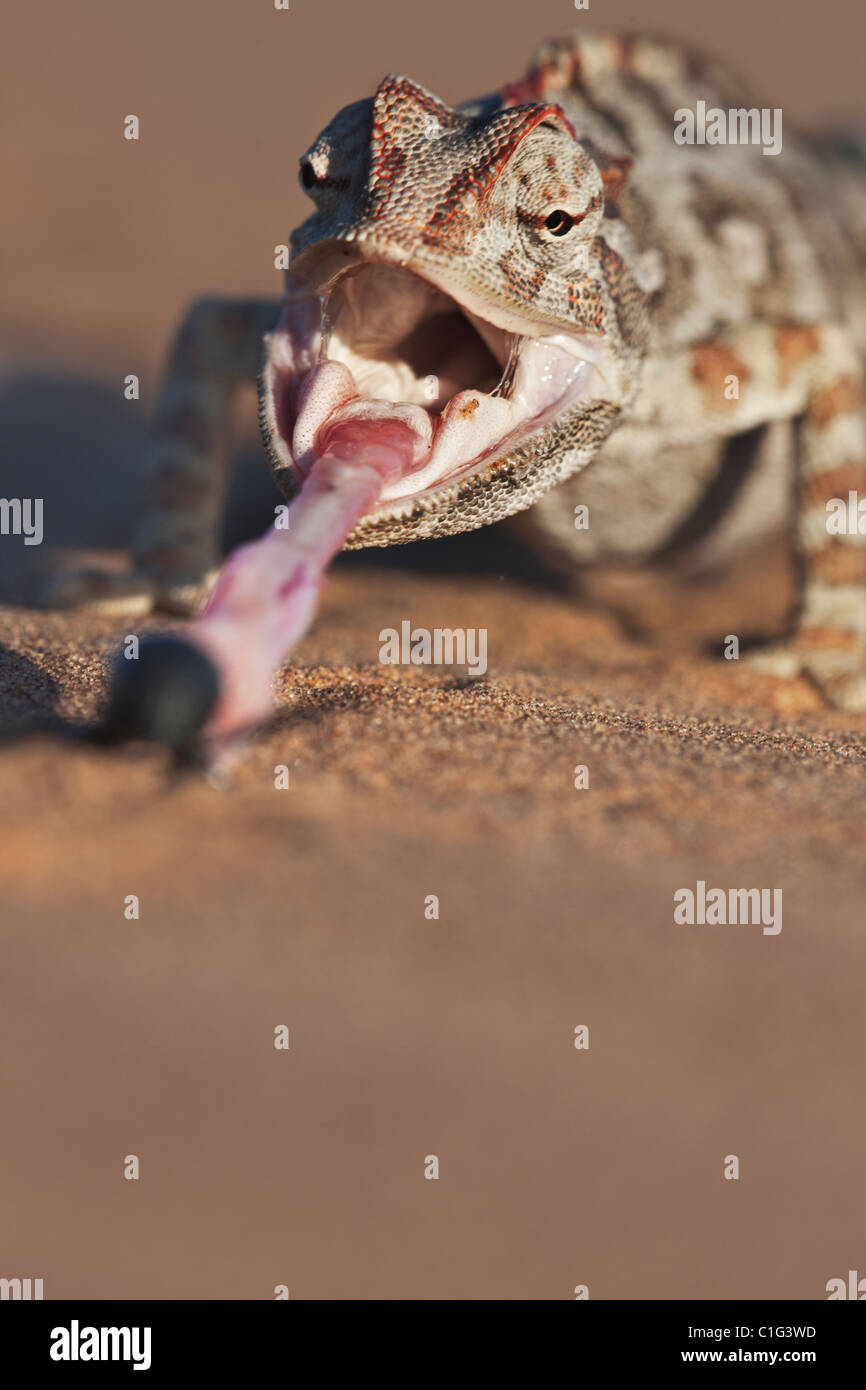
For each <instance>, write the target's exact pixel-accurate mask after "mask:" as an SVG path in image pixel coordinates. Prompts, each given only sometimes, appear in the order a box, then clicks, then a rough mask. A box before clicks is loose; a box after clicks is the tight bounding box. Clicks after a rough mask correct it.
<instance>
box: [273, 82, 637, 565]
mask: <svg viewBox="0 0 866 1390" xmlns="http://www.w3.org/2000/svg"><path fill="white" fill-rule="evenodd" d="M590 148H591V147H589V146H588V145H587V144H586V143H581V142H580V141H578V139H577V138H576V137H575V133H574V131H573V130H572V128H571V126H570V124H569V123H568V121H567V120H566V118H565V116H564V114H563V112H562V110H561V109H560V108H559V107H558V106H552V105H545V104H542V103H529V104H524V105H517V106H513V107H510V108H509V107H507V106H503V105H501V103H500V102H499V100H498V99H497V100H496V101H488V102H482V103H479V104H477V105H475V106H472V107H466V108H460V109H453V108H451V107H449V106H446V105H444V104H443V103H442V102H441V101H439V100H438V99H437V98H436V97H434V96H433V95H431V94H430V93H429V92H427V91H425V90H424V88H422V87H419V86H417V85H416V84H415V83H413V82H410V81H409V80H408V79H406V78H404V77H395V76H392V77H388V78H386V79H385V81H384V82H383V83H382V84H381V85H380V87H379V88H378V90H377V92H376V94H375V96H374V97H373V98H372V100H367V101H360V102H356V103H354V104H353V105H351V106H348V107H346V108H345V109H344V110H343V111H341V112H340V113H339V114H338V115H337V116H336V117H335V119H334V120H333V121H332V122H331V123H330V125H328V126H327V127H326V128H325V130H324V131H323V132H322V134H321V135H320V136H319V137H318V139H317V140H316V141H315V142H314V144H313V145H312V146H311V147H310V149H309V150H308V151H307V153H306V154H305V155H304V156H303V157H302V159H301V166H300V179H301V184H302V186H303V187H304V188H305V190H306V191H307V192H308V193H309V194H310V196H311V197H312V199H313V201H314V203H315V212H314V213H313V215H312V216H311V217H310V218H308V220H307V221H306V222H304V223H303V224H302V225H301V226H300V227H299V228H298V229H297V230H296V232H295V233H294V234H293V237H292V259H291V265H290V269H289V271H288V272H287V286H286V298H285V302H284V306H283V313H282V317H281V320H280V322H279V324H278V325H277V327H276V329H275V330H274V332H273V333H272V334H270V335H269V337H268V340H267V343H266V353H265V360H264V365H263V368H262V373H261V377H260V419H261V423H262V429H263V434H264V438H265V443H266V446H267V448H268V452H269V454H270V457H271V461H272V463H273V466H274V469H275V473H276V476H277V481H278V482H279V483H280V485H281V487H282V488H283V490H284V491H285V492H286V493H287V495H289V496H291V495H292V494H293V493H294V491H295V490H296V489H297V487H298V485H299V483H300V482H301V481H302V480H303V477H304V476H305V472H306V471H307V469H308V468H309V466H310V463H311V462H312V459H313V458H314V457H315V454H316V448H317V439H319V438H321V434H322V431H323V430H324V429H325V427H326V426H330V425H332V424H333V423H335V422H336V421H337V420H339V419H343V418H346V417H350V416H353V415H354V416H361V417H364V418H368V419H375V418H376V417H377V415H381V416H382V417H383V418H385V417H386V416H387V417H388V418H392V417H393V416H394V415H395V413H396V414H399V416H400V417H401V418H403V419H404V420H405V421H406V422H407V423H408V424H410V425H411V427H412V428H413V430H414V431H415V433H416V437H417V449H416V455H417V458H416V465H415V467H414V468H413V470H412V472H411V473H410V474H409V475H408V476H406V477H404V478H401V479H400V480H398V481H395V482H394V483H393V484H392V485H391V486H390V487H388V488H386V489H385V491H384V492H383V493H382V495H381V497H380V499H379V501H378V503H377V506H376V507H375V509H374V510H373V511H372V512H370V513H369V514H368V515H367V516H366V517H364V519H363V520H362V521H361V523H360V524H359V525H358V526H357V527H356V529H355V531H354V532H353V533H352V535H351V536H350V537H349V540H348V542H347V544H348V545H349V546H350V547H356V546H363V545H371V544H372V545H377V544H378V545H387V544H391V543H393V542H396V541H403V540H411V539H414V538H416V537H424V536H435V535H447V534H450V533H453V532H456V531H462V530H471V529H473V528H474V527H476V526H480V525H482V524H484V523H486V522H489V521H495V520H498V519H499V518H501V517H504V516H508V515H510V514H512V513H514V512H517V511H520V510H522V509H523V508H524V507H527V506H529V505H530V504H531V503H532V502H534V501H535V500H536V498H537V497H539V496H540V495H541V493H543V492H544V491H546V490H547V488H549V487H550V486H551V485H552V484H553V483H555V482H557V481H559V480H561V479H562V478H564V477H567V476H568V475H569V474H570V473H572V472H574V471H575V470H576V469H578V468H580V467H582V466H583V465H584V464H586V463H588V462H589V460H590V459H591V457H592V456H593V454H594V453H595V451H596V450H597V448H598V447H599V445H600V443H601V442H602V440H603V439H604V438H605V437H606V435H607V434H608V433H609V432H610V430H611V429H612V428H613V427H614V425H615V424H616V421H617V419H618V418H619V415H620V413H621V411H622V409H623V408H624V406H625V405H627V404H628V402H629V400H630V398H631V396H632V395H633V393H634V390H635V388H636V383H637V377H638V372H639V367H640V362H641V359H642V355H643V350H644V338H645V332H646V295H645V293H644V292H643V291H642V290H641V288H640V285H639V284H638V282H637V280H636V279H635V278H634V277H633V276H632V274H631V272H630V270H629V263H628V258H627V255H625V254H624V239H625V244H626V250H627V249H628V246H629V245H630V243H629V242H628V236H629V234H628V232H627V229H626V228H625V225H624V223H623V221H622V219H621V218H620V217H619V215H618V209H617V208H616V207H615V206H614V196H615V193H616V191H617V190H616V188H615V187H614V182H613V181H612V180H611V179H610V177H609V176H608V173H607V171H606V169H605V167H604V164H603V162H600V161H599V159H598V157H597V156H595V155H594V152H593V153H590ZM621 181H622V180H621V178H620V182H621ZM614 221H616V223H617V226H616V228H614V233H615V234H613V233H609V231H608V229H610V227H611V224H612V223H613V222H614Z"/></svg>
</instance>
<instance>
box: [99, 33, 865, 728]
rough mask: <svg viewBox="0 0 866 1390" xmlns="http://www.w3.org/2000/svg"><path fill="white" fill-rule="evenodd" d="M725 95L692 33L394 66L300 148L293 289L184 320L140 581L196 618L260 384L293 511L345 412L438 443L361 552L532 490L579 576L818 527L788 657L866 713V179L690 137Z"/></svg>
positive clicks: (365, 524) (829, 692)
mask: <svg viewBox="0 0 866 1390" xmlns="http://www.w3.org/2000/svg"><path fill="white" fill-rule="evenodd" d="M699 100H703V101H705V102H706V103H707V104H708V105H712V106H715V107H721V108H723V109H730V108H740V107H748V106H751V105H752V103H751V102H750V101H749V100H748V99H747V98H746V96H745V94H744V93H743V91H742V90H741V89H740V87H739V85H738V84H737V82H736V81H734V80H733V79H731V78H730V77H729V76H728V75H727V74H725V73H723V72H722V70H721V69H720V68H718V66H717V65H716V64H714V63H711V62H703V61H698V60H696V59H695V58H693V57H692V56H691V55H690V54H688V53H686V52H684V51H683V50H682V49H681V48H679V47H678V46H676V45H672V44H668V43H662V42H658V41H651V40H644V39H628V40H626V39H621V38H600V37H582V38H577V39H569V40H564V41H557V42H553V43H550V44H548V45H546V46H545V47H543V48H542V49H541V50H540V52H539V53H538V54H537V56H536V58H535V61H534V63H533V65H532V67H531V69H530V72H529V74H528V76H527V77H525V78H524V79H522V80H520V81H517V82H514V83H511V84H509V85H507V86H505V87H504V88H503V89H502V90H501V91H499V92H497V93H496V94H494V95H493V96H490V97H488V98H485V99H483V100H478V101H473V102H470V103H468V104H466V105H464V106H459V107H456V108H452V107H450V106H447V105H445V104H444V103H443V102H441V101H440V100H438V99H437V98H436V97H435V96H433V95H431V93H430V92H428V91H426V90H425V89H424V88H423V87H421V86H418V85H416V84H415V83H414V82H412V81H410V80H408V79H407V78H405V77H400V76H389V77H386V78H385V79H384V81H383V82H382V83H381V84H380V86H379V87H378V89H377V91H376V92H375V94H374V95H373V96H372V97H369V98H366V99H364V100H361V101H356V102H354V103H353V104H351V105H349V106H346V107H345V108H344V109H343V110H341V111H340V112H339V113H338V114H337V116H335V118H334V119H333V120H332V121H331V123H330V124H329V125H328V126H327V127H326V128H325V129H324V130H323V131H322V133H321V134H320V135H319V136H318V138H317V139H316V140H315V141H314V142H313V144H312V145H311V146H310V148H309V149H308V150H307V152H306V153H305V154H304V155H303V156H302V157H301V161H300V179H301V184H302V186H303V188H304V189H305V190H306V192H307V193H308V194H309V195H310V197H311V199H312V200H313V203H314V205H315V210H314V212H313V213H312V215H311V216H310V217H309V218H308V219H307V221H305V222H304V223H303V224H302V225H301V226H300V227H299V228H298V229H297V230H296V231H295V232H294V234H293V236H292V239H291V249H292V253H291V263H290V266H289V269H288V271H287V272H286V284H285V296H284V299H283V301H282V303H281V304H279V305H278V304H276V303H270V302H268V303H264V302H231V303H228V302H226V303H222V302H215V301H212V300H210V301H203V302H201V303H198V304H196V305H194V306H193V308H192V309H191V311H190V312H189V314H188V316H187V317H186V319H185V321H184V323H183V325H182V327H181V330H180V333H179V336H178V340H177V343H176V347H175V350H174V356H173V360H172V363H171V366H170V370H169V373H168V377H167V381H166V385H165V388H164V393H163V396H162V398H161V402H160V405H159V409H158V418H157V432H156V437H155V440H154V443H153V446H152V448H153V458H152V468H151V484H150V491H149V494H148V501H147V504H146V506H144V507H143V512H142V518H141V523H140V526H139V531H138V535H137V538H136V541H135V547H134V548H135V556H136V578H135V582H133V580H132V579H128V581H127V582H128V584H129V588H130V591H131V590H132V589H133V588H134V587H135V584H136V583H137V584H138V586H139V591H140V592H141V594H142V595H143V596H144V601H146V602H148V603H149V602H156V603H157V604H158V605H162V606H164V607H168V608H170V609H173V610H174V611H180V610H181V609H182V607H183V605H184V603H185V602H186V601H187V600H188V598H189V595H190V593H194V592H195V586H197V585H198V586H200V584H201V581H202V579H203V577H204V576H205V574H206V573H207V572H208V571H209V570H210V569H211V568H212V567H213V565H214V564H215V562H216V553H217V551H216V547H217V536H218V533H219V527H220V522H221V514H222V509H223V506H224V499H225V495H226V482H227V470H228V462H229V449H228V440H229V430H228V423H229V404H230V398H231V395H232V391H233V388H234V387H235V386H236V385H238V384H240V383H241V382H244V381H249V380H253V379H255V377H256V375H258V381H259V413H260V421H261V425H262V430H263V436H264V440H265V445H266V448H267V452H268V455H269V457H270V460H271V463H272V466H273V470H274V475H275V478H276V481H277V483H278V485H279V486H280V488H281V489H282V491H283V492H284V494H285V495H286V496H287V497H292V496H293V494H294V493H295V492H296V491H297V489H298V486H299V484H300V482H301V481H302V480H303V478H304V475H305V472H306V470H307V469H308V467H309V463H310V460H311V458H312V457H313V455H314V451H315V441H316V439H317V437H319V435H320V432H321V431H322V429H323V428H325V427H326V426H330V425H331V424H333V422H334V421H335V420H341V419H342V420H345V419H355V418H357V419H364V420H369V421H375V420H376V418H377V415H378V414H381V415H382V416H383V418H386V417H387V418H389V419H392V418H394V417H395V415H396V416H398V417H399V418H400V419H402V420H403V421H404V422H405V423H406V424H407V426H408V427H409V428H410V429H411V431H413V433H414V436H415V448H416V454H415V462H414V464H413V469H412V471H411V473H409V474H408V475H407V476H404V477H402V478H400V479H398V480H396V481H394V482H392V483H390V484H388V485H387V486H386V487H385V489H384V491H383V492H382V494H381V496H380V497H379V500H378V502H377V503H376V505H375V506H374V507H373V509H372V510H371V511H370V512H369V513H368V514H367V515H365V516H364V517H363V518H362V519H361V520H360V522H359V523H358V524H357V525H356V526H355V528H354V530H353V531H352V533H351V535H350V536H349V538H348V540H347V545H348V546H349V547H352V548H355V547H362V546H385V545H392V544H396V543H401V542H405V541H411V540H415V539H419V538H424V537H437V536H446V535H449V534H452V533H455V532H460V531H468V530H472V529H474V528H476V527H479V526H482V525H485V524H487V523H489V522H494V521H498V520H500V519H502V518H505V517H509V516H512V515H513V514H516V513H518V512H523V511H524V510H525V509H527V508H530V507H531V508H532V510H531V512H530V513H529V514H528V517H527V519H526V524H525V527H524V531H525V534H526V535H528V536H531V537H532V538H533V539H534V541H535V542H536V543H537V544H538V545H540V546H542V547H544V549H545V551H546V553H547V554H548V555H549V556H555V557H556V558H557V561H558V563H573V564H583V563H586V562H589V561H593V560H597V559H599V558H601V557H618V558H628V559H630V560H635V559H640V558H643V557H652V556H655V555H658V554H660V553H661V554H665V553H669V552H671V551H672V550H678V549H681V548H685V547H687V546H689V545H694V546H695V548H696V551H697V552H699V553H701V554H703V555H705V556H710V557H712V558H714V559H715V558H719V557H720V556H722V555H723V554H724V553H726V552H730V551H732V550H733V549H734V548H735V547H737V546H740V545H743V544H744V543H746V542H749V541H751V540H755V539H757V538H758V537H759V536H760V535H761V534H762V533H765V532H766V531H768V530H771V529H773V528H774V527H777V526H778V525H779V524H780V523H781V522H783V521H784V520H786V519H789V520H790V526H791V530H792V534H793V538H794V545H795V550H796V555H797V560H798V573H799V600H798V603H797V609H796V613H795V614H794V615H793V619H792V626H791V634H790V637H789V638H788V639H787V640H786V641H785V642H784V643H779V644H778V645H777V646H775V647H774V648H769V649H767V650H766V651H765V652H763V653H761V658H762V660H763V662H764V663H765V668H766V669H767V670H769V671H771V672H775V673H777V674H779V675H782V676H792V675H795V674H805V675H807V676H808V677H810V678H811V679H812V680H813V681H814V682H815V683H817V684H818V685H819V686H820V688H821V690H822V691H823V692H824V694H825V696H826V697H827V699H828V700H829V701H830V702H831V703H833V704H836V705H839V706H841V707H843V708H848V709H863V708H866V535H859V534H841V535H831V534H829V533H828V528H827V508H826V503H827V502H828V500H830V499H832V498H841V499H847V498H848V496H849V493H850V492H851V491H854V492H856V493H857V494H858V496H859V497H866V410H864V393H863V374H864V358H866V293H864V291H866V285H864V275H866V172H864V166H863V165H862V164H859V163H858V160H857V159H856V158H855V157H853V155H852V154H851V152H847V153H846V152H845V151H844V150H842V149H841V148H839V149H837V148H833V147H831V146H830V144H829V143H827V144H826V145H823V144H821V143H820V142H818V141H814V142H808V141H806V140H798V139H796V138H794V137H793V136H792V135H790V134H789V133H788V132H787V131H786V133H785V140H784V148H783V150H782V152H781V153H780V154H778V155H774V156H767V155H764V154H763V151H762V148H761V146H760V145H759V144H738V145H716V146H710V145H705V146H699V145H681V144H677V143H675V141H674V138H673V131H674V125H675V120H674V113H675V111H676V110H677V109H680V108H694V107H695V104H696V102H697V101H699ZM314 369H315V370H314ZM732 382H733V383H734V385H733V387H732ZM383 402H386V403H388V404H387V405H384V404H383ZM590 464H591V465H592V467H591V468H589V467H588V465H590ZM554 485H557V486H554ZM578 503H584V504H586V505H587V506H588V508H589V516H590V525H589V527H588V529H585V530H576V529H575V527H574V509H575V506H576V504H578ZM864 530H866V524H864ZM108 582H109V581H107V580H105V581H103V583H108Z"/></svg>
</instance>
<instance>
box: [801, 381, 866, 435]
mask: <svg viewBox="0 0 866 1390" xmlns="http://www.w3.org/2000/svg"><path fill="white" fill-rule="evenodd" d="M862 405H863V386H862V383H861V382H860V381H859V379H858V378H857V377H855V376H841V377H839V379H838V381H834V382H833V385H832V386H827V387H825V388H824V390H823V391H816V392H815V395H814V396H813V397H812V399H811V401H810V402H809V419H810V420H812V421H813V422H814V424H816V425H829V423H830V421H831V420H835V419H836V417H837V416H838V415H849V414H851V412H852V411H855V410H859V409H860V408H861V407H862Z"/></svg>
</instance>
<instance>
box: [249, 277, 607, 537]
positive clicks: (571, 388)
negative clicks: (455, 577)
mask: <svg viewBox="0 0 866 1390" xmlns="http://www.w3.org/2000/svg"><path fill="white" fill-rule="evenodd" d="M320 291H321V292H320ZM526 328H527V332H526V333H525V334H517V333H515V332H513V331H509V330H507V329H505V328H503V327H498V326H497V325H496V324H494V323H493V322H492V321H491V320H489V319H485V318H482V317H480V316H479V315H478V314H477V313H474V312H471V311H470V310H469V309H468V308H466V307H464V306H463V305H461V304H460V302H459V301H458V300H456V299H453V298H451V297H450V296H449V295H447V294H445V293H444V292H443V291H442V290H440V289H438V288H437V287H436V286H434V285H432V284H431V283H429V282H428V281H426V280H424V279H423V278H421V277H420V276H418V275H416V274H414V273H413V272H411V271H408V270H406V269H404V268H402V267H399V266H394V265H392V264H390V263H388V262H383V261H375V260H372V261H362V262H361V263H355V264H353V265H351V266H350V267H349V268H348V269H344V270H342V271H340V272H339V273H338V274H337V275H335V276H333V277H332V278H331V279H330V280H329V281H328V282H327V283H326V284H325V285H324V286H319V287H318V288H317V290H316V291H315V292H313V291H311V290H310V289H308V288H307V289H305V290H304V291H303V292H300V291H299V292H297V293H296V294H294V295H293V296H290V297H289V299H288V300H287V301H286V304H285V306H284V312H283V315H282V318H281V321H280V323H279V324H278V326H277V328H276V329H275V331H274V332H273V333H272V334H271V335H269V338H268V342H267V354H266V360H265V365H264V368H263V372H262V376H261V382H260V393H261V413H262V421H263V425H264V427H265V437H266V440H267V441H268V447H269V452H270V454H271V457H272V461H273V462H274V464H275V466H276V467H277V468H278V469H279V470H280V471H281V472H283V473H284V474H285V473H287V472H288V471H289V470H291V472H292V474H293V475H294V476H295V478H296V479H297V480H298V481H299V482H300V481H303V479H304V477H305V476H306V475H307V472H308V471H309V466H310V464H311V462H312V460H313V459H314V458H315V457H316V456H317V454H318V453H319V452H320V449H321V443H322V437H323V435H324V433H325V432H326V431H327V430H329V429H330V428H332V427H333V426H334V425H335V424H337V423H339V422H340V421H345V420H349V419H355V420H363V421H368V422H370V423H373V422H375V420H376V419H377V418H382V419H385V420H391V419H393V418H395V415H398V416H399V418H401V419H402V420H403V421H404V422H405V423H406V424H407V425H408V426H409V428H410V429H411V430H412V431H413V432H414V435H415V439H416V456H415V460H414V463H413V467H412V470H411V472H410V473H409V474H407V475H406V476H404V477H401V478H399V479H396V480H394V481H392V482H390V483H389V484H388V485H387V486H386V488H385V489H384V490H383V492H382V494H381V496H380V497H379V499H378V501H377V503H376V506H375V508H373V509H372V512H371V513H370V514H371V515H375V516H377V517H378V516H387V515H388V514H389V513H392V512H396V511H398V510H400V509H402V508H403V507H405V505H406V504H407V503H408V502H411V501H413V500H415V499H418V498H420V497H421V496H423V495H424V494H425V493H429V492H432V491H433V490H434V489H435V488H437V487H439V486H441V485H442V484H443V483H445V482H446V481H449V482H450V481H453V480H462V479H464V478H469V477H471V476H472V474H473V473H475V472H476V471H478V470H480V469H482V468H483V467H484V466H485V465H487V464H488V463H489V462H491V461H492V460H494V459H497V460H498V459H501V458H503V457H505V456H507V455H508V454H509V453H511V452H513V451H514V450H515V449H516V448H517V447H518V445H520V444H522V443H523V442H524V441H525V440H526V439H528V438H529V437H531V436H532V435H533V434H535V433H538V432H539V431H541V430H543V429H544V428H546V427H547V426H548V425H550V423H551V422H552V421H553V420H555V419H556V418H557V417H559V416H560V415H563V414H564V413H566V412H567V411H568V410H570V409H571V408H573V407H574V406H576V405H577V403H578V402H579V401H581V400H583V399H585V398H586V397H587V396H591V395H595V394H598V393H599V391H600V389H601V387H602V385H603V364H604V344H603V342H599V341H598V340H596V341H594V342H591V341H589V340H588V339H586V338H582V337H579V336H577V335H574V334H570V333H566V332H564V331H563V332H559V333H557V332H555V331H551V328H550V327H548V328H547V330H546V332H539V331H538V329H537V328H534V326H533V325H529V324H527V325H526ZM482 387H483V388H484V389H481V388H482Z"/></svg>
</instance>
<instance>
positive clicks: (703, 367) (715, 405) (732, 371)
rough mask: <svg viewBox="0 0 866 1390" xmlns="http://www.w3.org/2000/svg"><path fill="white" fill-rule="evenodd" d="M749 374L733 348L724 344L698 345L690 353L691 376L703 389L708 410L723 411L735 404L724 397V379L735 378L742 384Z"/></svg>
mask: <svg viewBox="0 0 866 1390" xmlns="http://www.w3.org/2000/svg"><path fill="white" fill-rule="evenodd" d="M750 375H751V373H750V372H749V369H748V367H747V366H746V364H745V362H743V361H742V360H741V359H740V358H739V357H738V356H737V354H736V353H735V352H734V350H733V348H729V347H728V346H727V344H726V343H714V342H709V343H699V344H698V345H697V346H696V347H695V349H694V350H693V352H692V376H693V377H694V379H695V381H696V382H697V383H698V384H699V386H701V387H703V391H704V396H705V400H706V404H707V406H708V408H709V409H710V410H724V409H725V408H726V406H728V405H731V404H736V402H734V401H729V400H728V399H727V398H726V396H725V378H726V377H729V376H735V377H737V378H738V380H739V381H740V382H741V383H742V382H743V381H747V380H748V378H749V376H750Z"/></svg>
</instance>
